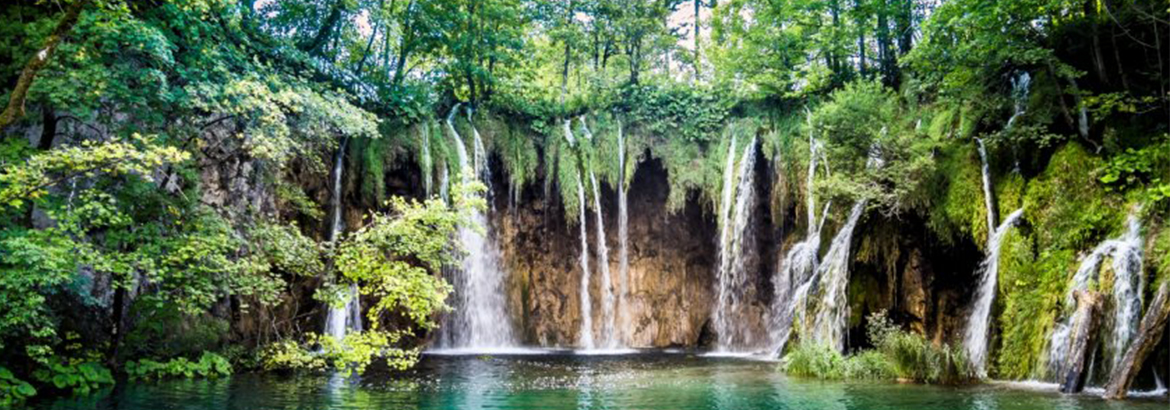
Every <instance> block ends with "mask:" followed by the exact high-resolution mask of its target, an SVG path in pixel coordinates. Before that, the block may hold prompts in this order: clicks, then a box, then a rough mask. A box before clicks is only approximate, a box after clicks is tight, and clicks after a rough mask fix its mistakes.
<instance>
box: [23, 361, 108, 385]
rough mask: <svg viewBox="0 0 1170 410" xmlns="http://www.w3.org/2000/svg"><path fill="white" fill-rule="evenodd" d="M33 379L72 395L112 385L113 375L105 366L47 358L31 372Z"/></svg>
mask: <svg viewBox="0 0 1170 410" xmlns="http://www.w3.org/2000/svg"><path fill="white" fill-rule="evenodd" d="M33 378H35V379H37V381H39V382H41V383H44V384H47V385H51V386H52V387H54V388H56V389H57V390H67V391H70V392H72V393H73V394H89V393H90V392H93V391H94V390H96V389H98V388H100V387H102V386H105V385H110V384H114V375H113V373H111V372H110V369H107V368H106V367H105V366H102V365H101V364H99V363H97V362H93V361H84V360H75V359H63V358H61V357H58V356H52V357H49V358H48V359H47V360H46V362H45V363H44V365H43V367H41V368H38V369H36V370H35V371H33Z"/></svg>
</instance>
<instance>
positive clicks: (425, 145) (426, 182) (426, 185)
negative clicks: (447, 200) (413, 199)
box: [418, 122, 434, 198]
mask: <svg viewBox="0 0 1170 410" xmlns="http://www.w3.org/2000/svg"><path fill="white" fill-rule="evenodd" d="M420 145H422V147H421V149H420V151H421V153H420V154H419V158H418V162H419V166H420V167H421V168H422V169H423V193H425V194H426V196H427V198H430V197H431V192H432V191H433V189H432V182H433V181H431V179H432V178H431V176H432V172H434V171H433V170H432V169H433V166H432V163H433V160H432V159H431V127H430V123H427V122H424V123H423V125H422V141H421V144H420Z"/></svg>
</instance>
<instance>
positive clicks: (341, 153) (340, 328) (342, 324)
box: [325, 138, 362, 341]
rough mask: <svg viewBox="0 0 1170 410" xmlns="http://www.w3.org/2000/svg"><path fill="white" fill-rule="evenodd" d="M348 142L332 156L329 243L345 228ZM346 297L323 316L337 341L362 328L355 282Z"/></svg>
mask: <svg viewBox="0 0 1170 410" xmlns="http://www.w3.org/2000/svg"><path fill="white" fill-rule="evenodd" d="M348 143H349V139H348V138H345V139H342V140H341V146H339V147H338V148H337V154H336V155H334V156H333V187H332V188H333V189H332V192H330V198H329V201H330V205H331V206H330V208H331V212H332V214H333V215H332V220H331V221H330V225H329V242H330V243H337V241H338V240H340V239H341V232H342V230H343V229H345V225H344V224H343V223H342V219H341V211H342V208H341V181H342V178H341V177H342V173H343V172H345V166H344V163H345V148H346V146H347V145H348ZM346 298H347V299H348V300H347V301H346V303H345V305H344V306H341V307H332V306H330V307H329V312H328V313H327V314H326V316H325V334H327V335H329V336H332V337H333V338H334V339H335V340H338V341H341V340H342V339H345V334H346V332H347V331H349V330H350V329H352V330H356V331H359V332H360V331H361V330H362V313H361V312H362V308H361V298H360V295H359V294H358V286H357V284H356V283H351V284H350V285H349V290H348V295H346Z"/></svg>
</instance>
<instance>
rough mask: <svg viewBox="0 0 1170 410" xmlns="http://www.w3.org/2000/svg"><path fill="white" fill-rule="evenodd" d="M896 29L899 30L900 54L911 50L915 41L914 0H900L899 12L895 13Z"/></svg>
mask: <svg viewBox="0 0 1170 410" xmlns="http://www.w3.org/2000/svg"><path fill="white" fill-rule="evenodd" d="M894 25H895V30H897V31H898V33H897V35H898V55H900V56H901V55H906V53H909V52H910V48H911V46H913V42H914V2H913V1H912V0H898V13H897V14H895V15H894Z"/></svg>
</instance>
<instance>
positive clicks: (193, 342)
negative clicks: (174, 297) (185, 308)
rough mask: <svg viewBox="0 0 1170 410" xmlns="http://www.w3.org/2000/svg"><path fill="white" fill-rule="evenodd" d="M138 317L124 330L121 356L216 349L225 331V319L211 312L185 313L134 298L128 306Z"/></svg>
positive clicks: (185, 353) (184, 353)
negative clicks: (127, 329)
mask: <svg viewBox="0 0 1170 410" xmlns="http://www.w3.org/2000/svg"><path fill="white" fill-rule="evenodd" d="M130 312H131V315H132V316H134V317H137V321H136V322H135V324H134V326H133V327H132V328H131V329H130V331H129V332H127V333H126V338H125V340H124V342H125V347H124V348H123V349H122V350H121V351H120V352H119V353H120V354H122V355H124V356H123V357H124V358H155V359H157V358H166V357H179V356H194V355H198V354H199V353H200V352H203V351H206V350H212V349H216V348H218V347H219V346H220V344H221V343H222V341H223V337H224V335H226V334H227V333H228V327H229V326H228V322H227V321H226V320H223V319H219V318H215V317H212V316H211V315H205V314H201V315H188V314H185V313H183V312H181V311H179V309H178V308H177V307H176V306H175V305H169V304H158V303H152V302H148V301H143V300H139V301H135V303H134V304H133V305H132V306H131V309H130Z"/></svg>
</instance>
